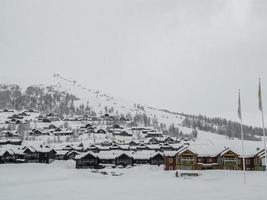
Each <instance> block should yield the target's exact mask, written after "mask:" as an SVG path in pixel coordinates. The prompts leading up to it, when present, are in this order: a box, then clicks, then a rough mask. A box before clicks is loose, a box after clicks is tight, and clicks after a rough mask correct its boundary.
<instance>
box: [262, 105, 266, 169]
mask: <svg viewBox="0 0 267 200" xmlns="http://www.w3.org/2000/svg"><path fill="white" fill-rule="evenodd" d="M261 119H262V132H263V144H264V160H265V171H266V172H267V158H266V134H265V125H264V112H263V109H262V111H261Z"/></svg>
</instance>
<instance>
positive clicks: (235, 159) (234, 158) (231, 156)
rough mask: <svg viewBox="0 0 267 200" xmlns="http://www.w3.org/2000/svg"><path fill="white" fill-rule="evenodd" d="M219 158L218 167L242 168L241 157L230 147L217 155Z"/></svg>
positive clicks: (228, 168) (227, 168)
mask: <svg viewBox="0 0 267 200" xmlns="http://www.w3.org/2000/svg"><path fill="white" fill-rule="evenodd" d="M217 158H218V169H226V170H239V169H240V164H241V162H240V158H239V155H238V154H237V153H235V152H234V151H232V150H231V149H229V148H226V149H224V150H223V151H222V152H221V153H219V154H218V155H217Z"/></svg>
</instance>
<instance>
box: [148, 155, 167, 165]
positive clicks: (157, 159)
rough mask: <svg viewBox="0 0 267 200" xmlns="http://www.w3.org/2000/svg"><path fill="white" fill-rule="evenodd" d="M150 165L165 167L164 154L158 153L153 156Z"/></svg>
mask: <svg viewBox="0 0 267 200" xmlns="http://www.w3.org/2000/svg"><path fill="white" fill-rule="evenodd" d="M150 164H151V165H163V164H164V157H163V154H162V153H159V152H156V153H155V154H154V155H151V157H150Z"/></svg>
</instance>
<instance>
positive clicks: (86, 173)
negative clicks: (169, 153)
mask: <svg viewBox="0 0 267 200" xmlns="http://www.w3.org/2000/svg"><path fill="white" fill-rule="evenodd" d="M104 170H105V171H107V172H108V173H109V174H110V173H111V172H112V171H113V172H117V173H123V175H122V176H111V175H101V174H98V173H92V172H91V170H89V169H85V170H77V169H75V163H74V162H73V161H56V162H54V163H52V164H50V165H46V164H20V165H16V164H10V165H0V199H1V200H2V199H3V200H11V199H12V200H17V199H20V200H35V199H36V200H37V199H38V200H42V199H44V200H47V199H49V200H59V199H64V200H74V199H77V200H83V199H86V200H88V199H92V200H100V199H101V200H102V199H103V200H107V199H116V200H128V199H131V200H137V199H138V200H150V199H151V200H152V199H153V200H162V199H171V200H174V199H182V200H193V199H203V200H204V199H205V200H215V199H216V200H226V199H227V200H240V199H242V200H252V199H256V200H265V199H267V193H266V185H267V174H266V173H265V172H248V173H247V183H246V184H244V183H243V173H242V172H241V171H201V172H200V173H201V174H202V175H201V176H200V177H195V178H187V179H185V178H176V177H175V176H174V171H164V170H163V168H162V167H156V166H137V167H133V168H130V169H112V168H111V169H104Z"/></svg>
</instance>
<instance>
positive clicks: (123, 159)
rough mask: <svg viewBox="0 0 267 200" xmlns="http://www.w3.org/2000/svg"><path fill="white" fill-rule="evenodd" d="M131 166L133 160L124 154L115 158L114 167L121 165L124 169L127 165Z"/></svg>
mask: <svg viewBox="0 0 267 200" xmlns="http://www.w3.org/2000/svg"><path fill="white" fill-rule="evenodd" d="M132 164H133V158H132V157H131V156H129V155H128V154H126V153H122V154H121V155H119V156H117V157H116V158H115V165H122V166H123V167H126V166H127V165H132Z"/></svg>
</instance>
